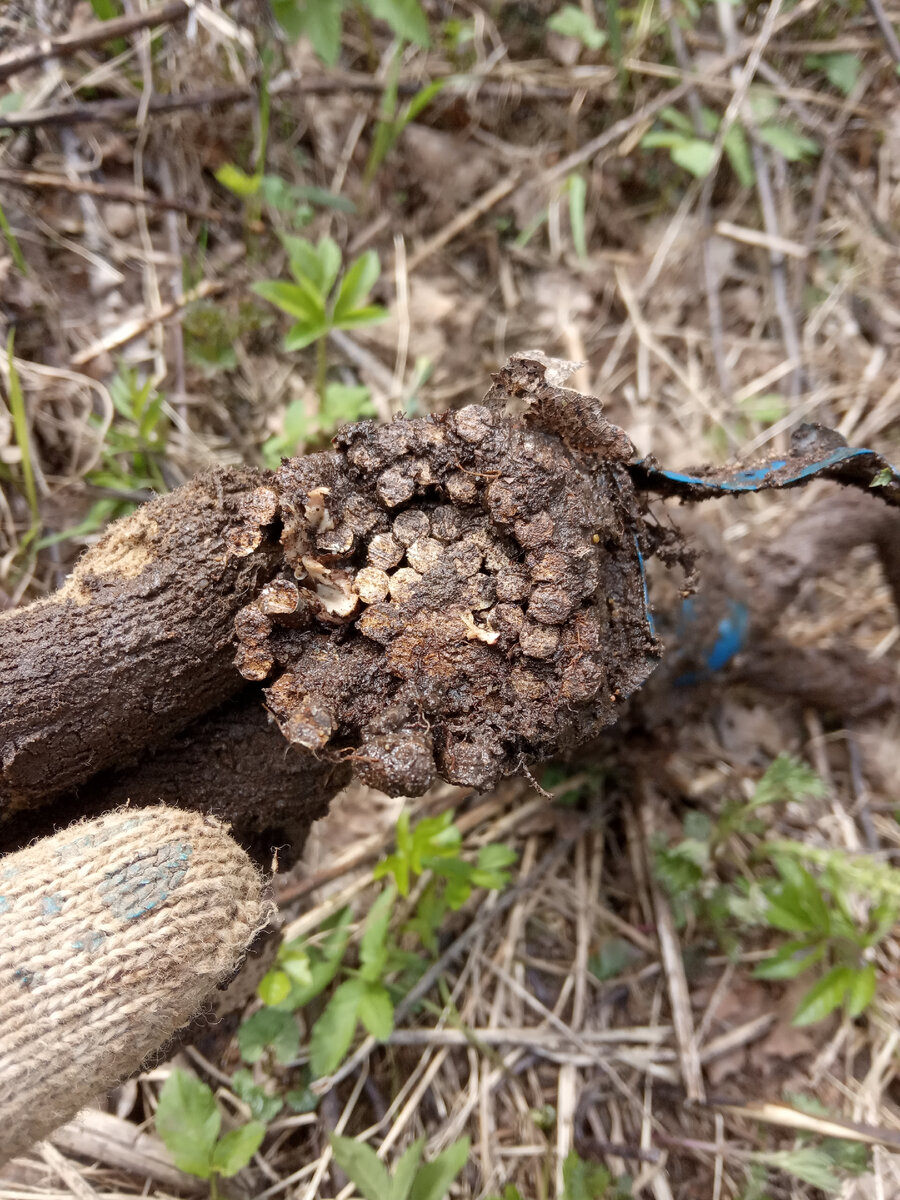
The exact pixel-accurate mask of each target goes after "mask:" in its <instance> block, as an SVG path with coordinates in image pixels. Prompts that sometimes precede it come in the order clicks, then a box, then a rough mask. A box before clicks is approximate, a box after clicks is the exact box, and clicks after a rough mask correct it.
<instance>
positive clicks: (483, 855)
mask: <svg viewBox="0 0 900 1200" xmlns="http://www.w3.org/2000/svg"><path fill="white" fill-rule="evenodd" d="M517 858H518V855H517V854H516V852H515V850H513V849H512V848H511V847H509V846H503V845H499V844H498V845H495V846H482V847H481V849H480V850H479V851H478V862H477V864H476V866H475V868H474V869H473V870H472V871H471V873H470V876H469V878H470V879H471V881H472V883H473V884H474V886H475V887H481V888H488V889H489V890H491V891H500V890H501V889H502V888H505V887H506V885H507V884H508V883H509V878H510V876H509V872H508V871H507V870H505V868H506V867H509V866H511V865H512V864H513V863H514V862H515V861H516V859H517Z"/></svg>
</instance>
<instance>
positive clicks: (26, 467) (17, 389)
mask: <svg viewBox="0 0 900 1200" xmlns="http://www.w3.org/2000/svg"><path fill="white" fill-rule="evenodd" d="M14 350H15V331H14V330H13V329H10V331H9V335H8V337H7V339H6V362H7V367H8V370H9V411H10V416H11V417H12V427H13V436H14V437H15V440H16V446H17V447H18V450H19V456H20V461H21V464H22V488H23V491H24V493H25V499H26V500H27V501H28V510H29V512H30V514H31V524H30V526H29V528H28V531H27V533H26V534H25V536H24V537H23V538H22V540H21V542H20V543H19V553H20V554H23V553H24V552H25V551H26V550H27V549H28V547H29V546H30V545H31V543H32V542H33V541H34V539H35V538H36V537H37V535H38V533H39V532H40V528H41V513H40V507H39V505H38V495H37V485H36V483H35V477H34V464H33V463H32V461H31V438H30V436H29V432H28V414H27V413H26V411H25V397H24V396H23V394H22V383H21V380H20V379H19V372H18V370H17V369H16V359H15V354H14Z"/></svg>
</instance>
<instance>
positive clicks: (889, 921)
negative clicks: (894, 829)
mask: <svg viewBox="0 0 900 1200" xmlns="http://www.w3.org/2000/svg"><path fill="white" fill-rule="evenodd" d="M771 857H772V863H773V866H774V867H775V870H776V872H777V874H778V879H777V881H775V882H774V883H771V884H768V885H766V886H765V887H764V891H765V894H766V897H767V899H768V908H767V909H766V912H765V920H766V922H767V924H768V925H769V926H770V927H771V928H773V929H777V930H779V931H780V932H782V933H787V934H789V935H791V936H790V940H789V941H787V942H786V943H785V944H784V945H783V946H781V948H780V949H779V950H778V951H777V952H776V953H775V954H773V955H772V957H771V958H768V959H766V960H765V961H764V962H761V963H760V964H759V965H758V966H757V968H756V971H755V974H756V977H757V978H758V979H796V978H797V977H798V976H799V975H802V974H803V973H804V972H806V971H808V970H811V969H812V968H813V967H822V966H824V967H825V968H826V970H825V973H824V975H822V977H821V978H820V979H819V980H818V981H817V982H816V983H814V984H813V986H812V987H811V988H810V989H809V991H808V992H807V993H806V994H805V996H804V997H803V998H802V1000H801V1001H800V1004H799V1006H798V1008H797V1011H796V1013H795V1014H794V1024H795V1025H811V1024H813V1023H814V1022H816V1021H821V1020H824V1018H825V1017H827V1016H829V1015H830V1014H831V1013H833V1012H834V1011H835V1010H836V1009H838V1008H841V1007H843V1008H844V1011H845V1012H846V1014H847V1016H848V1017H851V1018H852V1017H858V1016H859V1015H860V1014H861V1013H863V1012H864V1011H865V1010H866V1009H867V1008H868V1006H869V1005H870V1004H871V1002H872V1000H873V999H874V997H875V990H876V987H877V975H876V971H875V963H874V962H873V961H871V958H870V956H871V954H872V953H873V951H874V949H875V947H876V946H877V945H878V943H879V942H880V941H882V940H883V939H884V938H885V937H886V936H887V935H888V934H889V933H890V931H891V930H892V929H893V927H894V925H895V923H896V921H897V917H898V915H900V898H898V897H897V896H888V895H878V894H877V893H875V894H873V893H872V892H869V893H868V894H865V893H863V894H860V893H859V892H858V891H855V890H854V889H853V888H852V887H850V886H848V881H847V879H846V876H845V874H844V873H843V872H842V871H841V870H840V868H839V866H838V865H837V864H836V861H834V860H833V861H832V863H831V864H830V866H829V867H827V868H826V869H825V871H824V873H823V876H822V879H821V880H819V879H816V878H815V877H814V876H813V875H812V873H811V872H810V871H808V870H807V869H806V868H805V867H804V866H802V865H801V864H800V863H798V862H796V861H795V860H794V859H792V858H790V857H788V856H786V855H779V854H777V853H775V854H773V855H772V856H771ZM898 877H900V873H898ZM861 906H863V907H865V908H866V909H867V912H866V915H865V917H863V916H861V915H860V907H861Z"/></svg>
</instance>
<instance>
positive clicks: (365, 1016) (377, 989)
mask: <svg viewBox="0 0 900 1200" xmlns="http://www.w3.org/2000/svg"><path fill="white" fill-rule="evenodd" d="M357 1015H358V1016H359V1019H360V1021H362V1023H363V1025H364V1026H365V1027H366V1030H367V1031H368V1032H369V1033H371V1035H372V1037H373V1038H377V1039H378V1041H379V1042H386V1041H387V1040H388V1038H389V1037H390V1036H391V1034H392V1033H393V1032H394V1004H393V1001H392V1000H391V997H390V995H389V994H388V990H387V988H386V987H384V985H383V984H380V983H370V984H369V985H368V987H367V988H366V990H365V991H364V992H363V993H362V995H361V996H360V998H359V1007H358V1009H357Z"/></svg>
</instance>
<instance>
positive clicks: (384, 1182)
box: [328, 1133, 392, 1200]
mask: <svg viewBox="0 0 900 1200" xmlns="http://www.w3.org/2000/svg"><path fill="white" fill-rule="evenodd" d="M328 1141H329V1142H330V1143H331V1152H332V1154H333V1155H334V1161H335V1162H336V1163H337V1165H338V1166H339V1167H340V1168H341V1170H342V1171H343V1172H344V1174H345V1175H348V1176H349V1177H350V1179H351V1180H352V1182H353V1183H354V1184H355V1185H356V1187H357V1188H358V1189H359V1191H360V1193H361V1194H362V1195H363V1196H365V1198H366V1200H388V1198H389V1197H392V1192H391V1177H390V1175H388V1173H387V1168H386V1167H385V1165H384V1163H383V1162H382V1161H381V1159H380V1158H379V1157H378V1155H377V1154H376V1153H375V1151H374V1150H373V1149H372V1147H371V1146H367V1145H366V1144H365V1142H357V1141H356V1140H355V1139H354V1138H348V1137H341V1136H340V1135H339V1134H337V1133H330V1134H329V1135H328Z"/></svg>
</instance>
